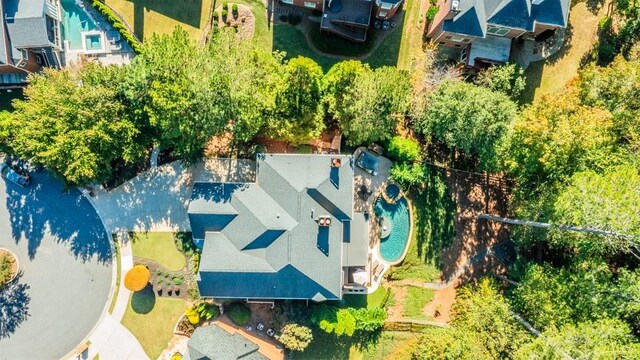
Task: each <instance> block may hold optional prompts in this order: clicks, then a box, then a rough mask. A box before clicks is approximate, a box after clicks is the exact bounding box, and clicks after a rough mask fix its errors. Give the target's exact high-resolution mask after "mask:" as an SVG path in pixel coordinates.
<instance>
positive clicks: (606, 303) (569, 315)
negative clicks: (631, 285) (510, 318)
mask: <svg viewBox="0 0 640 360" xmlns="http://www.w3.org/2000/svg"><path fill="white" fill-rule="evenodd" d="M519 283H520V285H518V286H516V287H515V289H513V291H512V293H511V296H510V298H511V302H512V304H513V306H514V308H515V310H516V312H517V313H518V314H520V315H522V316H523V317H524V318H525V319H527V321H529V322H530V323H531V324H532V325H533V326H534V327H535V328H536V329H538V330H546V329H550V328H554V327H555V328H559V327H561V326H564V325H566V324H571V323H577V322H581V321H592V320H598V319H602V318H607V317H616V316H617V310H616V308H617V304H618V303H619V301H618V299H616V298H614V297H612V296H611V294H610V292H609V290H612V289H614V288H615V284H614V283H613V281H612V274H611V271H610V270H609V268H608V267H607V265H606V264H604V263H600V262H596V261H581V262H576V263H575V264H571V265H570V266H568V267H566V268H553V267H551V266H549V265H546V264H543V265H538V264H535V263H530V264H528V265H527V267H526V269H525V272H524V275H523V277H522V279H520V280H519Z"/></svg>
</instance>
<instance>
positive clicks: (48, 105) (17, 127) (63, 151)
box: [2, 64, 143, 185]
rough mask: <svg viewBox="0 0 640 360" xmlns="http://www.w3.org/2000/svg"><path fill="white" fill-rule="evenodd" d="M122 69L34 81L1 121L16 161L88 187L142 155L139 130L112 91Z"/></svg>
mask: <svg viewBox="0 0 640 360" xmlns="http://www.w3.org/2000/svg"><path fill="white" fill-rule="evenodd" d="M120 72H121V69H120V68H117V67H102V66H99V65H95V64H82V65H81V66H79V67H72V68H65V69H62V70H51V69H47V70H45V71H44V72H43V73H41V74H39V75H36V76H32V77H30V82H29V86H28V87H27V88H26V89H25V91H24V94H25V100H16V101H15V103H14V104H15V108H16V111H15V112H13V113H12V114H11V115H9V116H7V117H6V118H5V120H4V121H2V127H3V130H2V134H3V135H4V136H6V138H5V139H4V141H3V142H4V143H5V144H7V145H8V146H9V147H10V148H11V149H12V150H13V151H14V152H15V153H16V154H17V155H18V156H20V157H23V158H27V159H31V160H33V161H35V162H37V163H40V164H42V165H44V166H45V167H47V168H48V169H50V170H51V171H53V173H54V174H56V175H57V176H59V177H62V178H64V179H65V180H66V181H67V183H68V184H70V185H85V184H88V183H94V182H102V181H105V180H107V179H109V178H110V176H111V174H112V165H113V162H114V161H116V160H118V159H122V160H123V161H124V162H126V163H132V162H134V161H136V160H137V159H138V158H139V157H140V156H141V155H142V152H143V147H142V146H141V144H140V143H139V136H140V130H139V127H138V125H137V124H136V123H135V122H134V121H133V120H132V117H131V116H130V115H129V114H128V113H127V111H126V108H125V107H124V106H123V105H122V104H121V103H120V102H119V94H118V92H117V91H116V90H115V89H113V87H111V86H110V84H111V83H112V82H115V81H119V79H120Z"/></svg>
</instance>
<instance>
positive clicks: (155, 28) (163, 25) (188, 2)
mask: <svg viewBox="0 0 640 360" xmlns="http://www.w3.org/2000/svg"><path fill="white" fill-rule="evenodd" d="M105 2H106V4H107V5H109V6H111V7H113V8H114V9H115V10H116V11H117V12H118V14H120V15H121V16H122V17H124V19H125V20H126V21H127V23H129V25H130V26H131V27H132V28H133V29H134V32H135V33H136V35H138V38H140V39H146V38H149V37H151V35H153V34H154V33H157V34H167V33H170V32H172V31H173V29H174V28H175V27H176V26H181V27H182V28H184V29H185V30H186V31H187V32H188V33H189V34H190V35H191V38H193V39H194V40H196V41H197V40H200V36H201V35H202V30H203V29H204V27H205V26H206V25H207V23H208V17H209V9H210V8H211V2H212V0H182V1H172V0H105Z"/></svg>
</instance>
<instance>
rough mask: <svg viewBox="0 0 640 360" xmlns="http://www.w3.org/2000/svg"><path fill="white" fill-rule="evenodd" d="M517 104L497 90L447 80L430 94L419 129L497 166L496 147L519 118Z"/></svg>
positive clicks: (488, 167) (487, 166)
mask: <svg viewBox="0 0 640 360" xmlns="http://www.w3.org/2000/svg"><path fill="white" fill-rule="evenodd" d="M516 110H517V108H516V105H515V103H513V101H511V100H509V98H508V97H507V96H506V95H504V94H502V93H498V92H494V91H491V90H488V89H486V88H482V87H479V86H476V85H472V84H468V83H464V82H444V83H442V84H441V85H440V86H439V87H438V88H437V90H436V91H434V92H433V93H431V94H430V95H429V96H428V99H427V101H426V105H425V110H424V112H423V113H424V116H423V117H422V118H420V119H417V120H416V122H415V127H416V130H417V131H418V132H420V133H422V134H424V135H425V136H428V137H431V138H432V139H433V140H435V141H437V142H439V143H442V144H444V145H446V146H447V147H449V148H451V149H457V150H459V151H462V152H463V153H465V154H467V155H472V156H476V157H477V158H478V160H479V165H480V167H481V168H482V169H485V170H491V169H494V168H495V167H496V158H497V154H496V149H497V146H498V144H499V143H500V142H501V141H502V138H503V136H504V135H505V134H506V132H507V129H508V128H509V127H510V126H511V123H512V122H513V120H514V119H515V117H516Z"/></svg>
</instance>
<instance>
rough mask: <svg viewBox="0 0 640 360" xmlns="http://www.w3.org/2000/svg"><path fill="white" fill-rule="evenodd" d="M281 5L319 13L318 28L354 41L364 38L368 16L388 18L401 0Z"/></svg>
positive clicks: (291, 0) (289, 0) (288, 0)
mask: <svg viewBox="0 0 640 360" xmlns="http://www.w3.org/2000/svg"><path fill="white" fill-rule="evenodd" d="M281 1H282V2H283V3H285V4H290V5H294V6H299V7H303V8H306V9H311V10H316V11H319V12H322V20H321V22H320V29H321V30H322V31H326V32H330V33H333V34H336V35H338V36H342V37H344V38H347V39H349V40H352V41H355V42H364V41H365V40H366V39H367V30H368V29H369V26H370V24H371V18H372V15H373V18H374V19H378V20H389V19H391V18H392V17H393V16H394V15H395V14H396V12H397V11H398V9H400V7H401V6H402V3H403V0H373V1H372V0H281Z"/></svg>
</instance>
